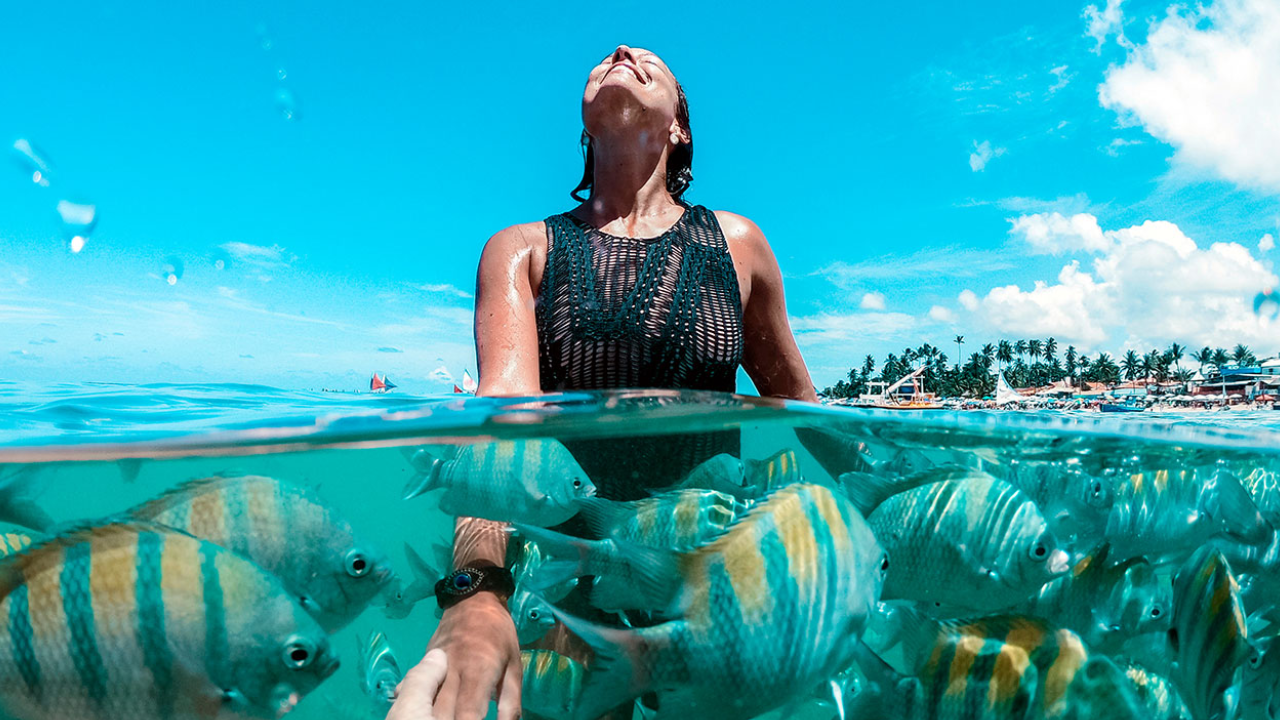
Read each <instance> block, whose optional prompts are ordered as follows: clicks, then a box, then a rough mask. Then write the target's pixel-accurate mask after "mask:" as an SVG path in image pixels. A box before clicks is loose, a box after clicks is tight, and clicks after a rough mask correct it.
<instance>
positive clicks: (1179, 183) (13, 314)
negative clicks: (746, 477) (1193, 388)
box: [0, 0, 1280, 392]
mask: <svg viewBox="0 0 1280 720" xmlns="http://www.w3.org/2000/svg"><path fill="white" fill-rule="evenodd" d="M255 5H256V4H249V3H220V4H218V5H217V6H204V7H191V6H186V7H176V6H175V4H171V3H158V2H143V3H132V4H130V5H128V7H127V8H125V7H124V6H121V7H115V8H113V7H105V6H103V4H100V3H87V2H50V3H28V4H23V5H18V6H12V7H9V8H7V9H6V11H5V12H6V18H7V20H6V22H5V23H3V24H0V64H2V66H3V67H5V68H7V69H8V70H7V71H6V72H5V73H4V74H3V75H0V107H4V108H5V112H4V113H2V114H0V141H3V143H4V145H3V149H4V152H5V153H6V154H7V156H8V157H6V158H5V159H4V161H3V162H0V377H4V378H11V379H19V380H30V381H81V380H105V381H124V382H153V381H172V382H222V381H234V382H261V383H267V384H272V385H277V386H282V387H288V388H306V387H321V386H325V387H340V388H350V389H354V388H357V387H360V386H362V385H363V384H365V383H367V378H368V375H369V374H370V373H371V372H374V371H378V372H382V373H388V374H390V376H391V377H392V378H393V379H395V380H396V381H397V382H400V383H401V384H402V387H404V388H406V389H408V390H411V391H419V392H428V391H433V390H438V389H440V388H441V387H442V384H441V382H440V377H439V376H438V375H437V376H435V377H433V372H434V371H435V370H436V369H437V368H438V367H440V366H441V365H442V364H443V365H444V366H445V367H446V368H447V369H448V370H449V371H450V372H451V373H453V374H454V375H460V374H461V372H462V370H463V369H464V368H471V370H472V372H473V373H474V367H475V366H474V355H473V351H472V348H471V335H470V321H471V301H472V299H471V293H472V292H473V290H474V274H475V264H476V260H477V258H478V253H479V250H480V248H481V246H482V245H483V243H484V241H485V239H487V238H488V237H489V236H490V235H491V234H493V233H494V232H496V231H497V230H499V229H501V228H502V227H504V226H506V225H509V224H512V223H516V222H522V221H529V220H534V219H540V218H543V217H546V216H547V215H550V214H553V213H556V212H561V211H564V210H568V209H570V208H571V207H572V201H571V200H570V199H569V197H568V191H569V189H571V188H572V187H573V186H574V185H575V184H576V181H577V179H578V177H579V174H580V172H581V157H580V155H579V150H578V146H577V138H578V134H579V132H580V130H581V122H580V119H579V99H580V93H581V88H582V84H583V82H584V80H585V77H586V73H587V71H588V70H589V68H590V67H591V66H592V65H593V64H594V63H596V62H597V61H598V60H599V59H600V57H602V56H603V55H604V54H606V53H607V52H608V51H610V50H611V49H612V48H613V47H614V46H616V45H617V44H618V43H622V42H625V43H628V44H632V45H636V46H642V47H647V48H649V49H652V50H654V51H655V52H657V53H659V54H660V55H662V56H663V58H664V59H665V60H666V61H667V63H668V64H669V65H670V67H671V68H672V69H673V70H674V72H675V73H676V75H677V76H678V77H679V78H680V80H681V82H682V83H683V84H684V86H685V88H686V91H687V93H688V96H689V101H690V107H691V115H692V124H693V133H694V137H695V145H696V148H697V152H696V158H695V164H694V175H695V182H694V185H693V188H692V190H691V191H690V193H689V195H688V196H687V197H688V198H689V199H690V200H691V201H693V202H697V203H700V204H705V205H708V206H710V207H713V208H717V209H726V210H732V211H734V212H738V213H741V214H744V215H746V216H748V217H750V218H752V219H754V220H755V221H756V222H757V223H758V224H759V225H760V227H761V228H762V229H763V230H764V232H765V233H766V235H767V236H768V237H769V239H770V242H771V243H772V244H773V247H774V249H775V252H776V254H777V255H778V258H779V260H780V262H781V264H782V268H783V271H784V274H785V276H786V279H787V280H786V282H787V291H788V300H789V311H790V314H791V316H792V321H793V324H794V326H795V329H796V332H797V337H798V339H799V342H800V345H801V349H802V350H803V352H804V354H805V357H806V359H807V360H808V362H809V365H810V368H811V371H812V373H813V376H814V379H815V382H816V383H817V384H818V386H819V387H822V386H824V385H827V384H830V383H831V382H833V381H834V380H835V379H837V378H838V377H840V376H841V375H842V374H843V372H844V370H845V369H846V368H847V367H849V366H850V365H852V364H855V363H856V362H858V361H859V359H860V358H861V357H862V356H863V355H865V354H867V353H874V354H875V355H877V356H878V357H880V356H883V354H884V353H885V352H888V351H890V350H898V349H900V348H902V347H904V346H907V345H912V346H914V345H918V344H919V343H921V342H926V341H927V342H932V343H934V344H937V345H940V346H941V347H942V348H943V349H944V350H946V351H947V352H948V354H949V355H952V356H954V351H955V346H954V344H953V343H951V339H952V338H953V337H954V336H955V335H956V334H963V335H965V336H966V339H967V345H966V347H965V352H966V353H968V352H970V351H971V350H973V349H975V348H976V347H977V346H979V345H980V344H981V343H982V342H989V341H994V340H996V339H998V338H1000V337H1011V338H1015V337H1030V336H1036V337H1046V336H1050V335H1053V336H1055V337H1057V338H1058V339H1059V342H1060V343H1061V344H1063V345H1064V346H1065V345H1066V344H1067V343H1075V344H1076V345H1078V346H1080V347H1082V348H1087V349H1090V350H1092V351H1097V350H1107V351H1110V352H1116V351H1122V350H1124V349H1126V348H1129V347H1135V348H1139V349H1146V348H1147V347H1148V346H1150V345H1152V344H1165V343H1167V342H1169V341H1171V340H1178V341H1180V342H1183V343H1184V344H1188V345H1193V346H1199V345H1202V344H1206V343H1211V344H1229V343H1234V342H1238V341H1243V342H1246V343H1248V344H1250V345H1251V346H1252V347H1253V348H1254V349H1255V351H1257V352H1258V353H1259V354H1260V355H1261V354H1271V353H1274V352H1275V351H1276V350H1277V349H1280V342H1278V341H1275V340H1273V338H1275V337H1276V336H1277V334H1276V329H1277V328H1276V325H1275V323H1274V321H1272V320H1270V319H1268V318H1265V317H1263V318H1259V317H1257V316H1254V315H1253V314H1252V313H1251V312H1249V311H1248V308H1249V307H1251V303H1252V300H1253V297H1254V295H1256V294H1257V292H1259V291H1260V290H1262V289H1264V288H1265V287H1268V286H1270V285H1272V284H1274V283H1276V280H1277V278H1276V276H1275V274H1274V270H1273V265H1272V258H1271V254H1270V253H1272V252H1274V251H1272V250H1271V246H1272V245H1274V237H1275V236H1276V235H1280V139H1277V138H1276V137H1274V135H1275V134H1274V132H1271V131H1269V130H1268V129H1267V128H1268V123H1269V122H1274V118H1275V117H1277V116H1280V105H1278V104H1280V100H1277V98H1280V80H1278V79H1277V77H1276V74H1275V73H1274V72H1273V71H1272V69H1273V68H1274V67H1276V66H1277V65H1278V64H1280V58H1278V57H1276V53H1277V50H1276V48H1277V47H1280V9H1277V8H1276V7H1275V6H1274V3H1273V2H1270V1H1269V0H1215V1H1214V2H1213V3H1211V4H1209V5H1207V6H1206V7H1205V8H1203V9H1199V10H1189V9H1186V8H1173V9H1170V6H1169V4H1168V3H1166V2H1142V1H1140V0H1130V1H1129V2H1114V1H1113V2H1110V3H1107V2H1106V0H1102V2H1101V3H1099V4H1097V5H1092V4H1090V3H1087V2H1056V1H1055V2H1052V3H1025V2H991V3H982V4H976V5H975V4H973V3H959V2H938V3H906V4H903V3H883V4H875V5H870V4H862V3H858V4H849V3H832V4H829V5H811V6H809V7H808V8H807V9H806V10H804V11H796V10H792V9H788V8H784V6H783V5H781V4H778V3H767V4H765V3H739V4H737V5H736V6H735V9H734V10H733V11H732V12H725V11H723V10H722V9H721V8H722V7H723V6H722V4H719V3H715V4H713V3H689V4H684V5H682V6H681V7H679V8H676V7H675V6H670V7H665V6H662V7H660V6H657V5H653V4H642V3H630V2H624V3H610V4H586V3H568V2H565V3H546V4H535V3H519V4H516V3H505V2H497V3H457V4H448V6H446V7H427V6H426V5H425V4H421V3H399V2H393V3H379V4H376V7H366V6H364V5H359V4H351V3H343V4H339V3H329V2H319V3H317V2H309V3H301V2H280V3H272V4H270V5H269V6H268V7H267V8H266V9H262V8H259V7H255ZM19 141H26V142H27V143H30V144H31V147H32V148H34V149H33V151H32V153H33V154H38V156H39V157H40V159H41V160H40V162H43V163H45V166H46V167H47V168H48V169H49V172H47V173H43V172H42V175H41V178H42V182H44V181H47V183H48V185H47V187H45V186H42V184H41V183H37V182H33V173H34V172H35V171H36V170H40V169H41V166H40V165H39V164H38V163H37V162H36V161H34V160H32V159H31V157H30V155H29V154H23V153H21V152H19V151H18V150H16V149H12V150H11V149H9V146H10V145H11V144H13V143H15V142H19ZM19 144H20V145H22V143H20V142H19ZM22 147H26V145H22ZM59 203H63V204H62V206H61V207H62V208H63V209H64V210H65V211H66V213H65V214H66V216H67V217H68V218H71V219H73V220H74V219H75V217H74V216H75V215H76V213H77V206H83V205H92V206H93V208H94V217H95V221H96V224H95V225H94V227H93V228H92V232H91V233H90V234H88V236H87V239H86V240H85V241H84V244H83V247H82V248H81V249H80V250H79V252H72V251H71V244H70V243H71V237H72V236H73V235H74V234H75V233H76V232H81V233H83V228H82V227H78V226H77V227H71V226H68V225H67V223H65V222H63V217H62V216H61V215H60V213H59V211H58V208H59ZM67 203H74V204H75V205H70V204H67ZM79 214H80V215H81V216H83V215H84V211H83V210H82V209H80V210H79ZM82 219H83V218H82ZM218 260H221V261H222V266H221V268H219V266H218V265H216V264H215V262H216V261H218ZM171 275H172V276H173V277H172V280H173V282H172V283H171V282H170V279H171V278H170V276H171ZM743 387H744V389H747V388H749V387H750V386H749V385H748V384H745V383H744V385H743Z"/></svg>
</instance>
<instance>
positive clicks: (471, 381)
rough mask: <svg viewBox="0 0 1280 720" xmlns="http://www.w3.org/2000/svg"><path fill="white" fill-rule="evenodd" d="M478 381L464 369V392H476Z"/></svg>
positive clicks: (473, 393)
mask: <svg viewBox="0 0 1280 720" xmlns="http://www.w3.org/2000/svg"><path fill="white" fill-rule="evenodd" d="M476 387H477V385H476V381H475V378H473V377H471V373H470V372H469V371H467V370H463V371H462V392H465V393H471V394H472V395H475V394H476Z"/></svg>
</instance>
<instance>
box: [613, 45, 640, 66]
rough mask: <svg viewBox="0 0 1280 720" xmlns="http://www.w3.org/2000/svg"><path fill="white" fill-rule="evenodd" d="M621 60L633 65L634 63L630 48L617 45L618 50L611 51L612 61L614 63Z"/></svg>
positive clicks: (633, 55) (634, 58)
mask: <svg viewBox="0 0 1280 720" xmlns="http://www.w3.org/2000/svg"><path fill="white" fill-rule="evenodd" d="M623 60H626V61H627V62H629V63H634V62H635V61H636V56H635V54H634V53H632V52H631V48H630V47H629V46H627V45H619V46H618V49H617V50H614V51H613V61H614V62H615V63H616V62H621V61H623Z"/></svg>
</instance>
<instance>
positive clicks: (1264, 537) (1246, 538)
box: [1205, 471, 1275, 545]
mask: <svg viewBox="0 0 1280 720" xmlns="http://www.w3.org/2000/svg"><path fill="white" fill-rule="evenodd" d="M1206 496H1207V498H1206V505H1207V507H1206V508H1205V510H1206V512H1208V513H1209V514H1210V515H1211V516H1213V517H1214V518H1215V519H1216V520H1217V522H1218V526H1219V527H1220V528H1222V530H1223V531H1224V532H1226V533H1227V534H1228V535H1230V536H1231V537H1232V538H1235V539H1236V540H1239V541H1240V542H1243V543H1247V544H1249V545H1261V544H1262V543H1265V542H1268V541H1270V540H1271V537H1272V534H1273V533H1274V532H1275V529H1274V528H1272V527H1271V525H1270V524H1269V523H1268V522H1267V521H1266V519H1265V518H1263V517H1262V513H1261V512H1259V511H1258V506H1257V505H1256V504H1254V502H1253V497H1252V496H1251V495H1249V491H1248V490H1246V489H1245V487H1244V485H1241V484H1240V481H1239V480H1238V479H1236V476H1235V475H1232V474H1231V473H1228V472H1225V471H1224V472H1218V473H1217V474H1216V475H1215V476H1214V479H1213V488H1212V489H1210V490H1208V491H1207V492H1206Z"/></svg>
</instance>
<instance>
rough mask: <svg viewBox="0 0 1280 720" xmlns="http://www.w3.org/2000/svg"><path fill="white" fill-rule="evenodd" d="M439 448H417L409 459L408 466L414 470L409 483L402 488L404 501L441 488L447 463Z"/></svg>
mask: <svg viewBox="0 0 1280 720" xmlns="http://www.w3.org/2000/svg"><path fill="white" fill-rule="evenodd" d="M445 452H447V451H441V450H440V449H439V448H419V449H418V450H417V451H416V452H415V453H414V454H413V455H412V456H411V457H410V458H409V464H410V465H412V466H413V469H414V470H416V471H417V472H415V473H414V474H413V476H412V477H410V478H409V482H408V483H406V484H405V486H404V499H405V500H412V499H413V498H416V497H418V496H419V495H422V494H423V493H428V492H431V491H432V490H435V489H437V488H440V487H443V482H444V478H443V477H442V476H443V469H444V464H445V463H446V462H448V459H447V458H446V457H445V455H444V453H445Z"/></svg>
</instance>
